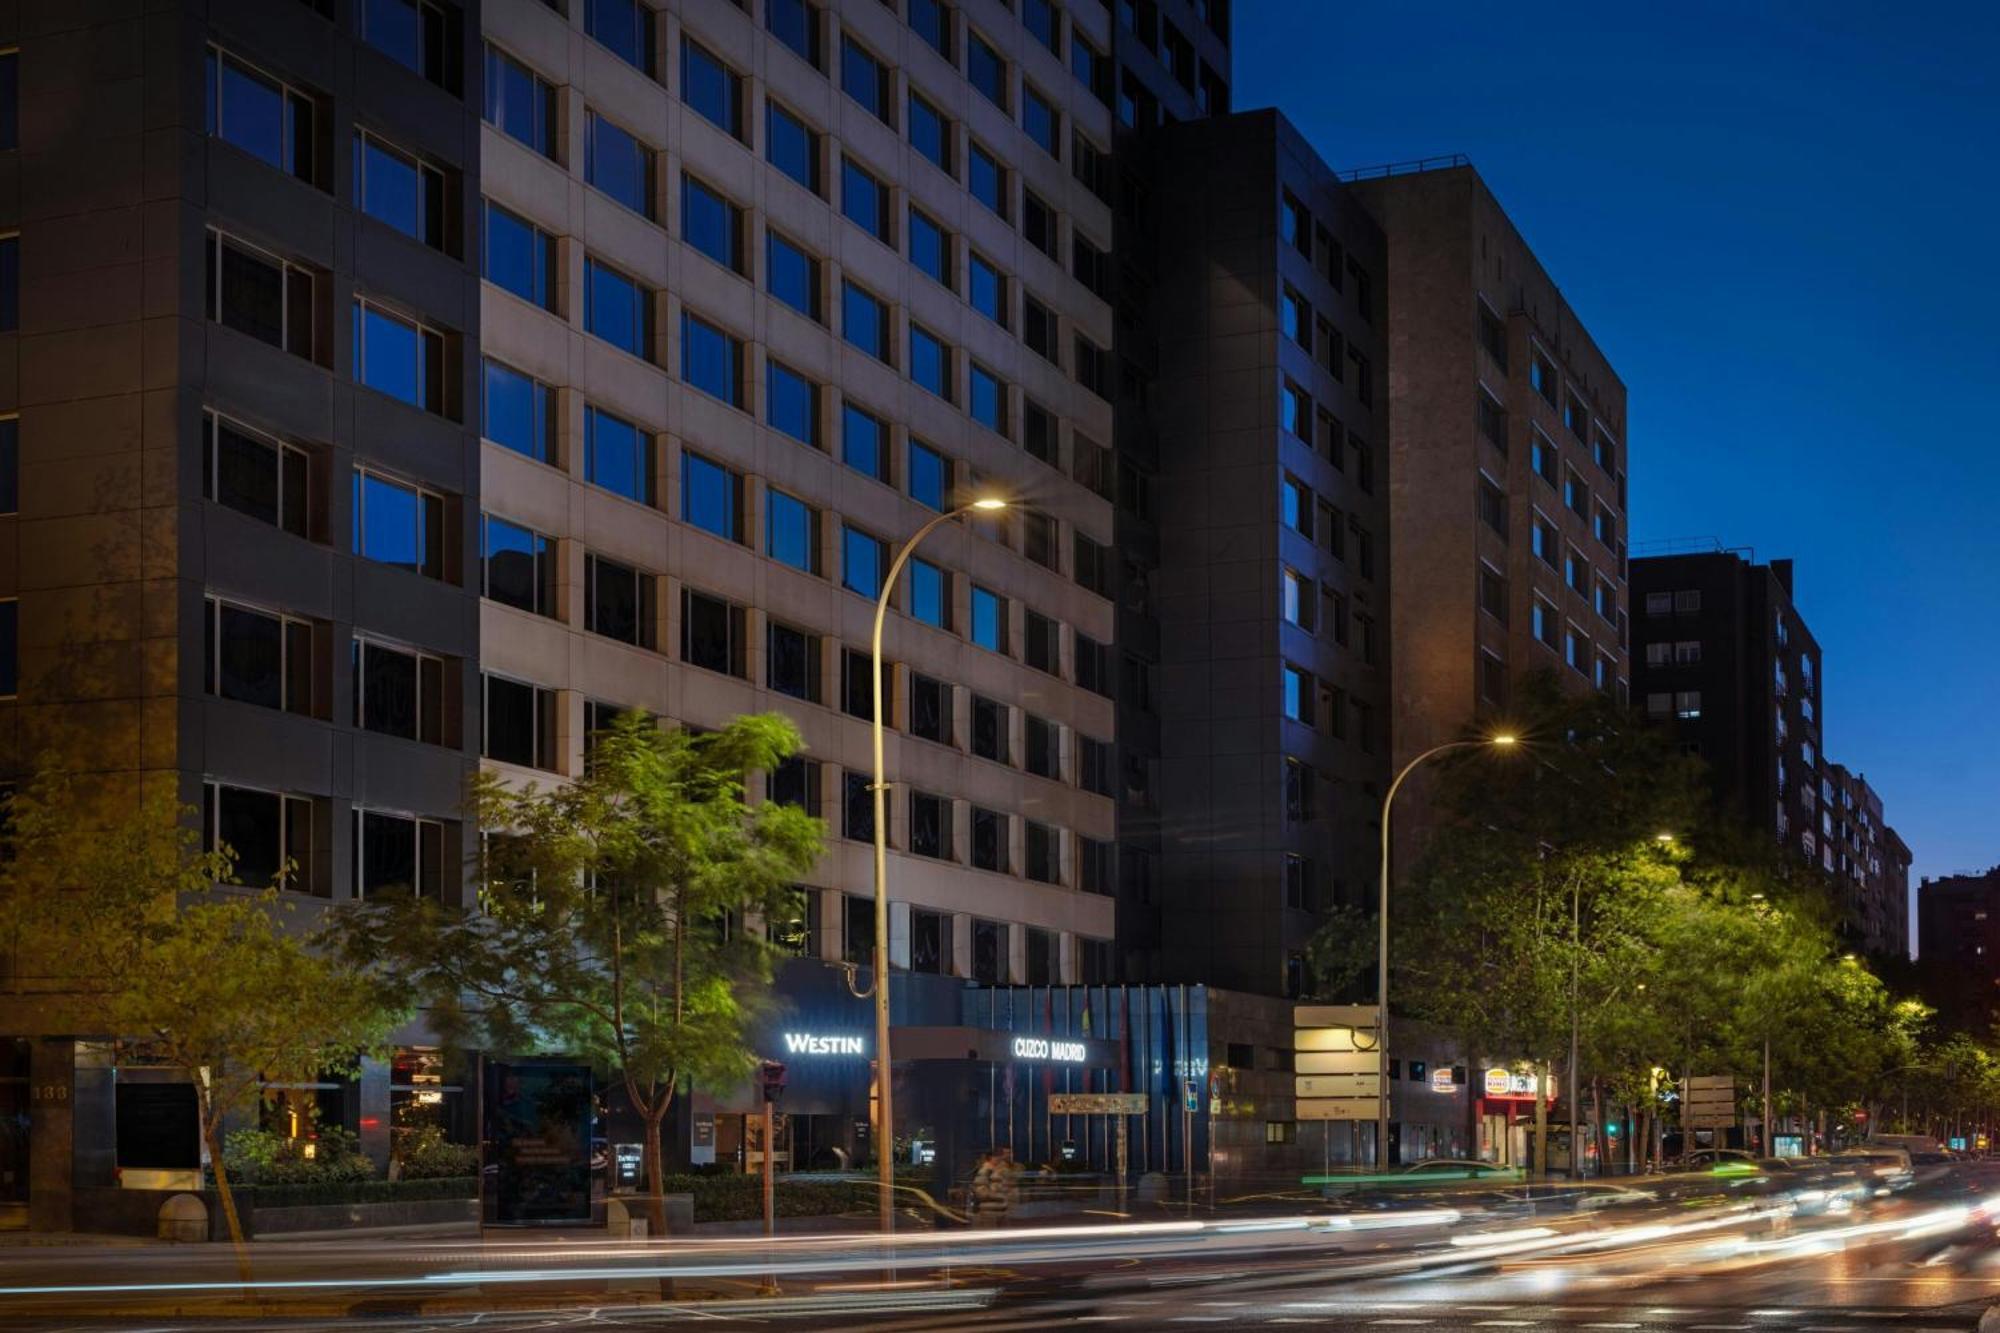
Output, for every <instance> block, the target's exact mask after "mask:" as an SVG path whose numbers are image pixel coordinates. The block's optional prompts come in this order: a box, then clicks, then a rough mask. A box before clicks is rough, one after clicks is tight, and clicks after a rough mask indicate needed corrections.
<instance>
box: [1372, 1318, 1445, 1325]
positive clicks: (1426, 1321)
mask: <svg viewBox="0 0 2000 1333" xmlns="http://www.w3.org/2000/svg"><path fill="white" fill-rule="evenodd" d="M1368 1322H1369V1323H1371V1324H1435V1323H1436V1322H1437V1320H1435V1319H1371V1320H1369V1321H1368Z"/></svg>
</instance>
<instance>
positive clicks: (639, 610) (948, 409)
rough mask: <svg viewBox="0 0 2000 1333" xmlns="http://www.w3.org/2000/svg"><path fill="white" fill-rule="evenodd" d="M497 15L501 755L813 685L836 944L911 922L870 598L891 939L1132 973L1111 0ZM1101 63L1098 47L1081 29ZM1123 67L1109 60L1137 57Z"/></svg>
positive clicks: (814, 759)
mask: <svg viewBox="0 0 2000 1333" xmlns="http://www.w3.org/2000/svg"><path fill="white" fill-rule="evenodd" d="M568 8H569V12H568V13H567V14H565V13H563V12H561V9H560V8H559V7H556V6H551V5H544V4H537V3H523V2H517V3H488V4H487V5H486V7H485V10H484V17H483V21H482V34H481V35H482V37H483V39H484V44H485V51H484V74H485V78H484V83H483V86H484V88H485V93H486V95H485V108H484V109H485V122H486V123H485V124H484V126H483V127H482V130H481V135H482V138H481V147H480V158H481V164H482V173H481V182H482V197H481V199H480V200H479V201H478V207H479V209H480V212H481V215H482V220H483V222H482V228H481V230H482V234H483V235H484V237H485V248H484V270H483V276H484V279H485V282H484V286H483V289H482V297H481V325H482V342H483V355H484V360H483V365H482V367H481V376H482V385H483V394H484V412H483V417H482V419H483V421H484V423H485V430H484V437H485V438H484V442H483V444H482V445H481V449H482V464H481V466H482V471H483V473H484V488H483V492H482V512H481V515H480V520H479V522H480V529H481V533H482V537H481V541H482V546H481V552H482V561H483V563H482V571H483V577H484V580H485V582H484V585H483V591H484V593H485V599H484V601H483V603H482V605H481V609H480V615H481V620H482V627H481V628H482V640H483V645H484V658H483V663H482V665H483V669H484V680H485V689H486V699H487V710H488V711H487V730H486V736H485V742H486V744H485V751H484V753H485V756H486V760H487V762H488V763H489V764H490V765H492V766H494V767H495V768H496V769H498V770H500V771H502V772H505V773H508V774H510V775H514V776H517V777H520V778H522V779H527V778H530V777H542V778H544V779H545V778H546V776H547V775H549V774H556V775H566V774H574V773H576V772H578V771H579V770H580V766H581V764H582V762H583V756H584V750H585V747H586V744H587V738H588V736H589V734H590V732H591V731H592V730H594V729H595V728H596V727H598V726H600V725H601V724H602V723H603V722H604V721H605V720H606V719H607V718H608V717H610V716H612V715H614V714H615V713H616V712H618V711H621V710H625V709H633V708H643V709H645V710H647V711H648V712H651V713H654V714H656V715H658V716H660V717H663V718H666V719H671V720H672V721H674V722H677V723H680V724H682V725H688V726H696V727H704V726H715V725H719V724H720V723H722V722H724V721H725V720H727V719H728V718H730V717H731V716H734V715H736V714H739V713H745V712H753V711H761V710H767V709H770V710H777V711H781V712H784V713H786V714H788V715H790V716H791V717H793V718H794V719H795V720H796V721H797V723H798V725H799V727H800V729H801V731H802V732H803V733H804V736H805V739H806V745H807V751H806V753H805V755H804V756H803V757H802V758H801V759H800V760H799V761H797V762H796V763H795V764H793V765H791V766H789V769H788V771H783V772H778V773H773V774H769V775H766V776H765V778H764V781H765V782H766V783H767V792H768V796H769V798H770V799H777V800H787V801H795V802H799V803H802V804H805V805H807V806H808V807H810V808H812V809H813V810H814V811H815V812H817V813H819V814H821V815H822V816H824V817H825V818H826V819H827V821H828V823H829V825H830V831H831V833H832V839H831V843H830V848H829V851H828V854H827V855H826V856H825V857H824V858H823V859H822V861H821V863H820V865H819V867H818V869H817V871H816V873H815V875H814V877H813V881H812V883H811V885H810V886H809V888H810V892H809V894H808V903H809V907H808V912H807V915H806V919H805V920H804V921H802V922H799V923H793V924H792V926H791V928H792V929H793V931H794V933H795V936H796V938H797V940H798V943H799V947H801V948H802V949H803V950H804V951H806V952H807V953H809V954H811V955H813V956H817V957H821V958H824V959H827V960H834V961H837V960H840V959H843V958H845V959H848V960H852V961H857V962H859V961H866V960H867V958H868V957H869V956H870V951H871V949H872V945H873V926H872V906H871V904H872V896H871V895H872V887H871V886H872V872H871V863H870V839H871V838H872V826H871V822H870V821H871V818H872V812H871V809H870V796H869V792H868V787H867V784H868V783H869V781H871V776H870V752H869V734H868V733H869V727H868V719H869V717H870V715H871V710H872V705H871V697H870V682H869V658H868V647H869V628H870V623H871V620H872V616H873V613H874V607H875V598H876V595H877V592H878V590H879V589H880V587H881V583H882V580H883V579H884V577H885V576H886V574H887V571H888V568H889V565H890V562H891V560H892V559H893V558H894V555H895V553H896V551H897V550H898V548H899V547H900V545H901V543H902V542H903V541H904V539H905V538H907V537H908V536H909V535H910V534H912V533H914V532H915V531H916V529H918V528H919V527H920V526H922V525H923V524H924V523H925V522H926V521H928V520H929V519H931V518H933V517H935V516H936V515H937V514H938V513H939V512H940V511H943V510H949V509H951V508H954V507H955V506H958V505H961V504H963V503H965V502H967V501H969V500H970V499H972V498H974V497H976V496H985V495H994V496H999V497H1003V498H1006V499H1007V500H1009V501H1010V502H1011V503H1012V505H1013V507H1012V508H1011V509H1010V510H1009V511H1007V512H1006V513H1005V514H1004V515H1003V516H1002V517H1001V518H1000V519H999V520H997V521H987V520H981V521H980V522H979V523H977V524H972V523H969V522H968V523H954V524H949V525H946V526H945V527H943V528H942V529H940V530H939V531H938V532H937V533H936V534H935V535H933V536H932V537H931V538H929V539H928V540H927V541H926V542H925V543H924V545H923V547H922V549H921V550H920V551H919V552H918V553H917V554H916V556H915V557H914V558H913V560H912V562H911V564H910V565H909V567H908V569H907V570H906V571H905V573H904V575H903V577H902V578H901V579H900V580H899V582H898V584H897V586H896V588H895V591H894V593H893V600H892V607H893V610H892V612H891V614H890V616H889V620H888V625H887V629H886V633H885V638H884V652H885V656H886V658H887V659H888V663H889V665H888V668H887V673H888V674H887V682H886V683H887V698H888V701H889V711H890V717H889V722H890V725H891V727H892V729H893V730H892V733H891V735H890V737H889V750H888V771H889V773H890V775H891V778H892V780H893V782H894V783H895V787H894V791H893V793H892V799H891V802H890V816H889V831H888V832H889V843H890V847H891V863H890V867H889V883H890V897H891V900H892V905H891V932H892V942H891V952H892V961H893V962H894V964H895V965H897V966H899V967H906V968H909V969H911V970H913V971H917V972H928V973H939V974H943V975H948V976H958V977H965V978H970V979H974V980H978V981H983V982H988V983H1001V984H1004V983H1009V982H1024V983H1026V982H1032V983H1035V984H1048V983H1051V982H1066V981H1079V980H1098V979H1102V978H1103V977H1105V976H1106V975H1107V973H1108V972H1109V969H1110V968H1111V966H1112V961H1111V945H1110V941H1111V938H1112V934H1113V926H1114V920H1113V918H1114V906H1113V897H1112V895H1113V893H1114V891H1115V881H1114V878H1113V877H1114V875H1115V873H1116V872H1115V864H1116V854H1115V838H1116V822H1115V813H1114V803H1113V795H1112V793H1113V785H1112V783H1113V749H1112V746H1113V740H1114V722H1115V719H1114V715H1113V704H1112V702H1111V697H1110V696H1111V693H1112V684H1111V681H1112V676H1113V673H1114V670H1115V665H1114V659H1113V656H1112V649H1111V646H1110V645H1111V642H1112V638H1113V633H1114V621H1113V606H1112V602H1111V600H1110V591H1111V582H1110V580H1111V575H1112V570H1111V560H1110V556H1109V546H1110V543H1111V541H1112V538H1113V535H1114V534H1113V517H1112V510H1111V505H1110V503H1109V502H1108V500H1106V499H1105V498H1104V496H1103V495H1102V494H1100V493H1099V491H1100V490H1103V489H1105V488H1104V487H1102V486H1101V485H1100V486H1097V487H1095V488H1094V487H1093V486H1092V485H1090V484H1086V482H1085V481H1079V480H1077V479H1075V478H1076V477H1077V476H1078V475H1082V476H1084V477H1085V478H1086V479H1087V478H1089V477H1090V476H1091V475H1093V472H1094V471H1100V470H1101V469H1102V463H1101V461H1100V459H1099V454H1100V453H1101V446H1100V445H1099V444H1098V443H1097V442H1099V441H1104V440H1108V439H1110V438H1111V413H1112V408H1111V402H1110V398H1109V394H1110V388H1109V384H1110V375H1111V370H1110V360H1109V357H1110V353H1109V348H1110V345H1111V337H1112V321H1111V311H1110V306H1109V304H1108V303H1107V301H1106V294H1107V293H1108V290H1109V288H1108V285H1107V284H1108V281H1109V274H1108V266H1109V254H1110V247H1111V232H1112V218H1111V212H1110V207H1109V205H1108V204H1106V202H1105V201H1104V199H1103V198H1101V197H1100V195H1099V193H1098V192H1096V191H1095V190H1094V189H1093V188H1092V181H1093V179H1094V177H1093V173H1095V172H1097V171H1099V170H1101V160H1102V155H1103V153H1104V152H1106V151H1107V150H1108V149H1109V146H1110V142H1111V132H1112V130H1111V124H1112V111H1111V108H1110V107H1109V106H1108V105H1106V104H1105V103H1104V102H1103V101H1102V100H1100V99H1099V98H1098V97H1097V96H1096V95H1095V93H1094V92H1093V87H1092V83H1091V81H1092V80H1095V79H1097V78H1098V77H1100V76H1099V74H1098V73H1097V66H1096V65H1095V64H1094V63H1092V62H1090V61H1085V60H1083V59H1082V58H1081V56H1080V54H1079V53H1081V52H1084V51H1091V52H1104V51H1108V50H1109V47H1110V42H1111V35H1110V31H1109V26H1110V16H1109V14H1108V13H1107V12H1105V11H1104V10H1103V8H1102V7H1100V6H1096V5H1089V4H1085V5H1079V6H1076V7H1075V8H1074V9H1073V10H1058V9H1056V8H1054V7H1051V6H1047V5H1040V4H1032V3H1031V4H1027V5H1024V6H1022V7H1021V8H1020V9H1019V10H1018V11H1017V10H1015V9H1013V8H1010V7H1008V6H1006V5H1003V4H1001V3H999V0H990V3H972V4H963V5H946V4H941V3H935V2H934V0H906V2H905V3H904V4H901V5H895V6H890V5H884V4H881V3H879V0H851V2H850V3H844V4H826V5H820V4H807V3H802V0H755V3H746V4H743V5H741V6H738V5H734V4H730V3H724V2H723V0H685V3H677V4H669V5H665V6H661V7H658V8H650V7H648V6H644V5H638V4H633V3H617V2H615V0H591V2H590V3H575V4H572V5H570V6H569V7H568ZM1065 52H1067V53H1069V55H1068V58H1065ZM1099 58H1100V59H1101V57H1099Z"/></svg>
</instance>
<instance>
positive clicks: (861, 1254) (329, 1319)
mask: <svg viewBox="0 0 2000 1333" xmlns="http://www.w3.org/2000/svg"><path fill="white" fill-rule="evenodd" d="M1989 1201H1990V1209H1989ZM1996 1226H2000V1167H1988V1166H1984V1165H1974V1166H1962V1167H1955V1168H1952V1169H1950V1170H1948V1171H1945V1172H1943V1173H1940V1174H1939V1175H1937V1176H1936V1177H1935V1178H1933V1179H1930V1180H1928V1181H1924V1182H1922V1183H1920V1184H1919V1185H1917V1186H1916V1187H1915V1188H1913V1189H1910V1190H1907V1191H1904V1192H1901V1193H1898V1194H1895V1195H1894V1196H1892V1197H1881V1198H1872V1197H1871V1198H1864V1199H1861V1200H1860V1201H1858V1203H1857V1204H1856V1205H1855V1206H1854V1207H1852V1208H1851V1209H1848V1208H1846V1207H1843V1208H1842V1210H1841V1211H1838V1212H1825V1213H1822V1212H1818V1211H1814V1210H1809V1211H1808V1212H1805V1213H1795V1212H1794V1210H1793V1209H1792V1208H1791V1207H1789V1206H1787V1205H1785V1204H1784V1203H1783V1202H1782V1201H1781V1200H1774V1199H1771V1198H1759V1197H1757V1196H1756V1195H1755V1194H1754V1192H1751V1193H1743V1192H1738V1191H1736V1190H1735V1189H1734V1188H1731V1189H1728V1190H1718V1191H1711V1192H1707V1193H1703V1194H1702V1195H1700V1196H1699V1197H1694V1196H1675V1195H1672V1194H1667V1195H1663V1197H1661V1198H1659V1199H1658V1200H1656V1201H1651V1202H1647V1203H1643V1204H1640V1205H1637V1206H1628V1207H1619V1208H1616V1209H1607V1210H1604V1211H1602V1212H1591V1213H1576V1212H1566V1213H1555V1212H1548V1213H1545V1212H1543V1211H1542V1210H1530V1211H1526V1212H1515V1213H1508V1212H1507V1211H1506V1210H1504V1209H1503V1210H1487V1211H1477V1210H1473V1209H1467V1210H1465V1211H1464V1212H1460V1211H1457V1210H1447V1209H1444V1208H1441V1207H1428V1208H1424V1207H1420V1208H1416V1209H1411V1210H1402V1211H1398V1212H1385V1213H1382V1214H1377V1215H1373V1216H1364V1217H1359V1218H1355V1217H1348V1218H1341V1217H1329V1216H1327V1215H1324V1214H1318V1213H1311V1212H1308V1213H1305V1214H1293V1215H1280V1216H1272V1217H1266V1218H1235V1219H1217V1220H1211V1221H1198V1222H1187V1223H1177V1224H1176V1223H1168V1224H1153V1225H1139V1226H1121V1225H1105V1226H1100V1227H1097V1228H1094V1229H1092V1228H1055V1227H1051V1228H1044V1229H1031V1228H1020V1229H1012V1230H1008V1231H1001V1232H987V1233H958V1234H956V1235H948V1236H942V1237H908V1238H905V1242H904V1246H905V1248H904V1249H903V1251H902V1253H901V1254H900V1255H899V1257H898V1265H897V1268H896V1271H895V1274H894V1280H893V1281H889V1280H885V1277H886V1275H885V1274H884V1272H883V1271H882V1268H881V1265H880V1256H879V1251H878V1250H876V1249H875V1248H874V1247H873V1242H872V1239H871V1238H867V1237H859V1236H855V1237H816V1238H793V1239H789V1240H787V1241H784V1242H782V1243H781V1244H780V1245H779V1247H778V1248H777V1250H776V1251H769V1250H765V1249H764V1248H763V1246H762V1244H761V1242H757V1241H738V1242H730V1243H711V1244H705V1245H699V1246H689V1245H686V1244H675V1245H673V1246H672V1247H671V1248H668V1247H661V1248H657V1249H647V1248H645V1247H637V1248H635V1247H633V1246H630V1245H629V1244H628V1245H624V1246H605V1245H589V1244H584V1245H570V1246H554V1245H547V1244H536V1243H508V1244H505V1245H501V1246H493V1245H488V1246H483V1247H461V1246H448V1245H446V1246H441V1245H425V1244H421V1243H415V1244H405V1245H398V1246H380V1245H368V1244H365V1243H361V1242H346V1243H342V1242H324V1243H318V1244H313V1245H300V1246H272V1247H269V1248H268V1249H267V1248H266V1247H262V1246H259V1247H256V1249H257V1256H256V1257H257V1265H258V1280H259V1284H260V1285H259V1288H258V1299H259V1302H260V1304H258V1305H255V1306H245V1305H244V1304H243V1302H242V1301H241V1298H240V1294H239V1293H237V1292H235V1291H232V1290H227V1289H226V1288H227V1286H228V1284H229V1282H230V1281H231V1276H230V1273H229V1271H227V1270H228V1264H229V1252H228V1250H227V1249H226V1247H200V1248H199V1249H195V1248H187V1249H161V1248H144V1249H130V1248H127V1249H109V1248H106V1249H103V1250H98V1249H95V1248H91V1249H86V1250H82V1251H77V1250H61V1251H42V1252H40V1253H36V1252H33V1251H13V1252H10V1253H5V1254H0V1326H5V1327H9V1328H33V1329H68V1330H85V1329H89V1330H97V1329H112V1328H116V1329H125V1330H131V1329H161V1330H167V1329H173V1330H181V1329H192V1328H215V1327H218V1326H226V1327H229V1328H232V1329H242V1330H245V1331H246V1333H248V1331H249V1330H280V1329H282V1330H287V1331H288V1333H298V1331H300V1330H308V1329H336V1328H338V1329H352V1328H356V1327H367V1328H370V1329H380V1330H385V1333H415V1331H416V1330H426V1331H428V1330H445V1329H466V1328H475V1327H476V1328H479V1329H492V1330H507V1331H511V1330H529V1329H556V1328H561V1329H579V1328H583V1329H589V1328H605V1329H640V1328H664V1327H673V1326H681V1325H686V1324H694V1323H700V1324H717V1323H720V1324H722V1325H728V1326H746V1327H747V1326H751V1325H758V1326H785V1325H790V1326H792V1327H797V1328H811V1329H814V1330H819V1329H848V1328H857V1329H858V1328H869V1329H884V1328H886V1329H894V1330H898V1331H899V1333H919V1331H920V1330H930V1329H947V1328H962V1329H984V1330H1003V1329H1006V1330H1011V1329H1040V1328H1049V1327H1053V1326H1058V1325H1064V1326H1067V1325H1076V1326H1079V1327H1087V1326H1090V1325H1097V1324H1102V1325H1107V1326H1110V1327H1114V1328H1116V1327H1124V1328H1132V1329H1151V1328H1170V1327H1178V1326H1182V1325H1204V1324H1205V1325H1212V1326H1215V1327H1218V1328H1223V1329H1231V1328H1253V1327H1254V1328H1265V1327H1279V1326H1288V1327H1298V1326H1305V1327H1317V1328H1341V1329H1371V1330H1391V1331H1393V1330H1397V1329H1424V1330H1436V1331H1437V1333H1446V1331H1448V1330H1459V1329H1542V1328H1549V1329H1596V1330H1605V1329H1627V1330H1667V1329H1674V1330H1680V1329H1686V1330H1696V1331H1698V1333H1720V1331H1721V1330H1771V1331H1773V1333H1776V1331H1778V1330H1784V1331H1785V1333H1862V1331H1863V1330H1877V1329H1881V1330H1897V1331H1898V1333H1925V1331H1927V1330H1944V1329H1950V1330H1970V1329H1973V1328H1976V1327H1977V1325H1978V1322H1979V1318H1980V1315H1981V1314H1982V1313H1983V1312H1984V1311H1985V1310H1986V1309H1987V1308H1988V1307H1989V1306H1991V1305H1996V1304H2000V1239H1996ZM773 1260H775V1261H776V1264H777V1266H778V1267H779V1268H780V1269H781V1270H782V1271H781V1277H780V1279H779V1282H778V1284H777V1285H776V1288H775V1294H761V1295H760V1294H759V1292H760V1289H761V1290H765V1291H770V1290H771V1285H770V1284H769V1282H768V1281H767V1280H766V1279H765V1278H763V1277H762V1276H761V1274H759V1273H758V1272H757V1271H756V1270H757V1269H758V1268H759V1267H760V1266H761V1265H762V1264H763V1263H765V1262H768V1261H773ZM218 1266H219V1267H218ZM666 1271H672V1272H673V1273H675V1274H676V1275H677V1276H676V1282H677V1285H676V1287H675V1290H676V1292H678V1293H680V1294H681V1295H682V1296H683V1297H685V1296H688V1295H690V1294H692V1293H694V1292H696V1291H697V1290H698V1291H699V1293H700V1295H701V1296H702V1299H681V1300H675V1299H671V1298H670V1299H668V1300H665V1301H662V1300H661V1298H660V1295H659V1281H658V1278H659V1276H660V1274H661V1273H663V1272H666Z"/></svg>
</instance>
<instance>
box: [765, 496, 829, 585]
mask: <svg viewBox="0 0 2000 1333" xmlns="http://www.w3.org/2000/svg"><path fill="white" fill-rule="evenodd" d="M819 535H820V523H819V512H818V511H817V510H815V509H814V508H813V507H812V506H811V505H808V504H807V503H806V502H805V501H804V500H801V499H799V498H798V497H796V496H793V495H787V494H786V493H785V492H783V491H781V490H777V489H775V488H773V487H768V486H767V487H765V489H764V546H765V552H766V554H768V555H769V556H770V557H771V558H772V559H773V560H776V561H777V562H778V563H780V564H783V565H790V566H791V567H792V568H793V569H798V570H803V571H804V572H806V573H808V574H817V573H819Z"/></svg>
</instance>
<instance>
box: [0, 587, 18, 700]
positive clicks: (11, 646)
mask: <svg viewBox="0 0 2000 1333" xmlns="http://www.w3.org/2000/svg"><path fill="white" fill-rule="evenodd" d="M20 691H21V604H20V602H18V601H16V600H14V599H12V598H9V599H7V600H6V601H0V698H9V699H11V698H13V697H14V696H15V695H16V694H19V693H20Z"/></svg>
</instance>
